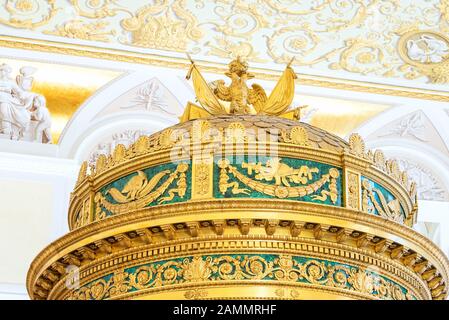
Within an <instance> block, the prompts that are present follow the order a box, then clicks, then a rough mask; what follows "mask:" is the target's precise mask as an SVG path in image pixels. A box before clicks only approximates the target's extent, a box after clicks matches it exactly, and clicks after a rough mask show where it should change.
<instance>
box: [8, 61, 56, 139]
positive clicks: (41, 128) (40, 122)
mask: <svg viewBox="0 0 449 320" xmlns="http://www.w3.org/2000/svg"><path fill="white" fill-rule="evenodd" d="M35 71H36V70H35V69H34V68H33V67H22V68H20V71H19V74H18V75H17V76H16V79H15V80H14V79H12V78H11V76H10V74H11V72H12V68H11V67H10V66H9V65H7V64H1V65H0V139H11V140H23V141H36V142H40V143H51V142H52V136H51V131H50V129H51V117H50V112H49V111H48V109H47V106H46V100H45V97H44V96H43V95H40V94H37V93H34V92H32V91H31V87H32V85H33V77H32V75H33V73H34V72H35Z"/></svg>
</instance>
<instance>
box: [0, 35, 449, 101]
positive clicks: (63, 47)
mask: <svg viewBox="0 0 449 320" xmlns="http://www.w3.org/2000/svg"><path fill="white" fill-rule="evenodd" d="M0 46H1V47H6V48H14V49H21V50H31V51H39V52H49V53H56V54H63V55H71V56H80V57H88V58H94V59H104V60H111V61H118V62H128V63H137V64H147V65H153V66H159V67H167V68H174V69H178V70H179V69H185V70H187V69H188V68H189V66H190V62H189V60H188V59H185V58H175V57H169V56H162V55H156V54H150V53H145V54H141V53H137V52H131V51H124V50H118V49H108V48H102V47H95V46H81V45H77V44H69V43H62V42H55V41H46V40H37V39H29V38H19V37H13V36H5V35H1V36H0ZM197 65H199V66H200V67H201V70H203V71H204V72H207V73H214V74H222V73H223V72H225V71H226V65H224V64H218V63H211V62H205V61H198V62H197ZM252 71H253V73H254V75H255V76H256V77H257V78H259V79H263V80H268V81H275V80H277V79H278V78H279V75H280V74H281V72H279V71H274V70H267V69H261V68H252ZM297 75H298V79H297V80H296V81H297V83H298V85H306V86H314V87H324V88H331V89H337V90H347V91H356V92H362V93H371V94H381V95H387V96H397V97H404V98H413V99H424V100H431V101H440V102H449V94H447V93H446V92H442V91H436V90H428V89H417V88H414V87H406V86H395V85H388V84H379V83H375V82H366V81H355V80H346V79H338V78H332V77H324V76H313V75H308V74H301V73H297Z"/></svg>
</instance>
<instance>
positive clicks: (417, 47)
mask: <svg viewBox="0 0 449 320" xmlns="http://www.w3.org/2000/svg"><path fill="white" fill-rule="evenodd" d="M398 51H399V55H400V57H401V59H402V60H403V61H404V62H405V63H406V66H411V67H412V68H413V69H412V71H413V70H417V72H419V73H420V74H422V75H425V76H427V77H428V78H429V80H430V81H431V82H432V83H447V82H449V76H448V74H449V38H448V37H447V36H446V35H445V34H443V33H440V32H436V31H424V30H423V31H420V30H412V31H409V32H405V33H403V34H402V35H401V38H400V39H399V41H398ZM409 76H410V77H413V75H409Z"/></svg>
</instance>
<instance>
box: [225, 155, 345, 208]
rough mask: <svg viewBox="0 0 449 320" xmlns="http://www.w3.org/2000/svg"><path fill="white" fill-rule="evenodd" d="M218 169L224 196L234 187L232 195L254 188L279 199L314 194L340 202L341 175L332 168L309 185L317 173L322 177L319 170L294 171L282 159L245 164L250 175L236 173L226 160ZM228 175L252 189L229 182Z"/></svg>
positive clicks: (314, 197)
mask: <svg viewBox="0 0 449 320" xmlns="http://www.w3.org/2000/svg"><path fill="white" fill-rule="evenodd" d="M218 166H219V168H220V169H221V171H220V180H219V189H220V192H221V193H222V194H225V193H226V191H227V190H228V189H229V188H232V189H231V192H232V194H239V193H245V194H249V193H250V191H249V189H252V190H255V191H258V192H261V193H263V194H266V195H270V196H274V197H277V198H296V197H304V196H307V195H312V198H313V199H314V200H319V201H326V200H327V198H328V197H329V198H330V200H331V201H332V203H334V204H335V203H336V202H337V199H338V188H337V179H338V177H339V176H340V173H339V171H338V170H337V169H335V168H330V169H329V172H328V173H327V174H322V175H321V177H319V178H318V179H317V180H316V181H314V182H312V183H308V182H309V180H312V179H313V178H314V177H313V175H314V174H315V175H316V174H319V170H318V168H315V167H312V168H310V167H308V166H300V167H299V168H292V167H290V166H288V165H287V164H285V163H281V159H279V158H271V159H269V160H267V162H266V163H265V165H262V164H261V163H257V164H255V163H246V162H243V163H242V164H241V167H242V169H246V171H247V175H245V174H243V173H241V172H240V171H239V170H237V168H236V167H235V166H233V165H231V164H230V162H229V160H227V159H222V160H220V161H219V162H218ZM229 174H231V175H232V176H234V177H235V178H236V179H237V180H238V181H239V182H240V183H242V184H243V185H245V186H246V187H248V188H249V189H243V188H240V185H239V183H238V182H237V181H232V182H229V179H230V176H229ZM259 181H269V182H271V181H273V182H274V183H273V184H267V183H262V182H259ZM327 182H329V189H328V190H321V192H320V193H319V194H314V193H316V192H317V191H318V189H320V188H322V187H323V186H324V185H325V184H326V183H327ZM291 184H296V185H297V186H292V185H291ZM298 184H299V186H298Z"/></svg>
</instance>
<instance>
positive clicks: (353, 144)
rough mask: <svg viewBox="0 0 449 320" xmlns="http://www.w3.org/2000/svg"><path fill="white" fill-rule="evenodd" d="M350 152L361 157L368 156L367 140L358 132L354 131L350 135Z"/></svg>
mask: <svg viewBox="0 0 449 320" xmlns="http://www.w3.org/2000/svg"><path fill="white" fill-rule="evenodd" d="M349 153H351V154H353V155H355V156H357V157H360V158H365V157H366V155H365V142H364V141H363V138H362V137H361V136H360V135H359V134H357V133H352V134H351V135H350V136H349Z"/></svg>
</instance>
